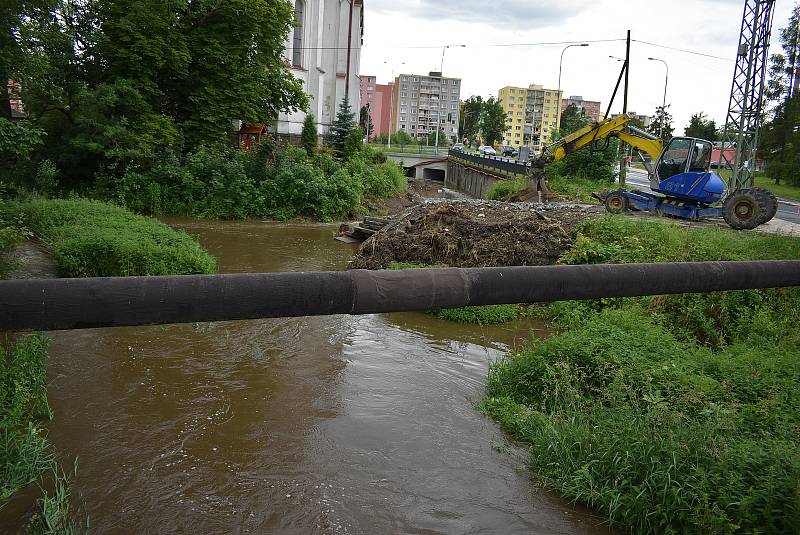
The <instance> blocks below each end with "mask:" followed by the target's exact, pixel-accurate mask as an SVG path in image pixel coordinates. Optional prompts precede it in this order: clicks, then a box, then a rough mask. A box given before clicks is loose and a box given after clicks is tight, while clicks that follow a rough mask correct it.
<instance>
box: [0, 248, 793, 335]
mask: <svg viewBox="0 0 800 535" xmlns="http://www.w3.org/2000/svg"><path fill="white" fill-rule="evenodd" d="M786 286H800V260H782V261H780V260H772V261H750V262H687V263H671V264H597V265H581V266H525V267H497V268H470V269H461V268H452V269H410V270H402V271H366V270H351V271H338V272H308V273H245V274H231V275H184V276H167V277H112V278H85V279H38V280H36V279H31V280H7V281H0V330H5V331H7V330H20V329H37V330H54V329H83V328H93V327H111V326H125V325H128V326H129V325H157V324H165V323H189V322H197V321H221V320H241V319H254V318H273V317H296V316H318V315H329V314H372V313H378V312H403V311H412V310H428V309H432V308H451V307H461V306H471V305H489V304H501V303H544V302H551V301H562V300H572V299H595V298H601V297H631V296H639V295H662V294H676V293H693V292H710V291H719V290H741V289H746V288H777V287H786Z"/></svg>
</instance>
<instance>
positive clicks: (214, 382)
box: [49, 220, 605, 534]
mask: <svg viewBox="0 0 800 535" xmlns="http://www.w3.org/2000/svg"><path fill="white" fill-rule="evenodd" d="M169 222H170V223H171V224H173V225H174V226H176V227H179V228H183V229H185V230H186V231H187V232H189V233H190V234H192V235H194V236H196V237H197V238H198V239H199V240H200V242H201V243H202V244H203V245H204V246H205V247H206V248H207V249H208V250H209V251H210V252H211V253H212V254H214V255H215V256H216V257H217V258H218V259H219V267H220V272H224V273H233V272H248V271H308V270H332V269H343V268H345V267H346V265H347V260H348V259H349V257H350V255H351V254H352V251H353V249H352V246H347V245H344V244H341V243H339V242H336V241H334V240H332V237H333V235H334V232H335V230H336V229H335V227H333V226H326V225H284V224H274V223H259V222H247V223H229V222H225V223H221V222H196V221H187V220H170V221H169ZM536 328H537V325H535V324H533V323H530V322H527V323H523V322H520V323H516V324H514V325H511V326H504V327H491V328H487V327H476V326H462V325H457V324H453V323H449V322H445V321H442V320H439V319H437V318H434V317H432V316H428V315H425V314H388V315H372V316H360V317H349V316H330V317H312V318H292V319H269V320H255V321H238V322H217V323H212V324H196V325H174V326H166V327H147V328H118V329H95V330H84V331H71V332H57V333H52V339H53V342H52V345H51V351H50V382H51V387H50V398H51V404H52V406H53V409H54V411H55V415H56V416H55V420H54V421H53V422H52V423H51V425H50V426H49V428H50V438H51V440H52V441H53V442H54V444H55V446H56V448H57V450H58V451H59V453H60V456H61V458H62V459H64V460H66V461H67V462H69V460H71V459H74V458H75V457H76V456H77V458H78V473H77V476H76V477H75V478H74V480H73V485H72V486H73V492H74V493H75V495H76V497H77V501H79V502H80V503H81V504H83V508H84V509H85V512H86V513H87V514H88V516H89V518H90V520H91V527H92V531H94V532H97V533H303V534H306V533H352V534H356V533H359V534H360V533H363V534H374V533H414V534H427V533H574V534H579V533H580V534H583V533H605V529H604V528H602V527H598V526H597V524H598V521H597V520H596V519H595V518H593V517H591V516H589V515H588V514H587V513H586V512H585V511H582V510H576V509H575V508H574V507H572V506H570V505H567V504H564V503H563V502H562V501H560V500H559V499H557V498H556V497H554V496H552V495H551V494H549V493H546V492H544V491H543V490H541V489H540V488H539V487H538V485H537V484H536V482H535V481H534V480H532V479H531V476H530V473H529V471H528V470H527V469H526V467H525V456H524V453H523V452H522V451H521V450H519V449H517V448H515V447H513V446H510V445H509V444H508V442H507V440H506V439H505V438H504V436H503V434H502V433H501V432H500V431H499V430H498V428H497V426H496V425H495V424H494V423H493V422H492V421H490V420H488V419H487V418H485V417H483V416H481V415H480V414H479V413H478V412H476V410H475V408H474V405H475V403H476V402H477V401H479V400H480V398H481V394H482V392H483V387H484V383H485V379H486V371H487V363H488V361H489V360H490V359H492V358H494V357H496V356H498V355H499V354H501V353H502V352H503V351H505V350H507V349H508V348H509V347H512V346H514V345H518V344H522V343H524V340H525V338H526V337H528V335H529V333H530V332H531V330H532V329H533V330H535V329H536Z"/></svg>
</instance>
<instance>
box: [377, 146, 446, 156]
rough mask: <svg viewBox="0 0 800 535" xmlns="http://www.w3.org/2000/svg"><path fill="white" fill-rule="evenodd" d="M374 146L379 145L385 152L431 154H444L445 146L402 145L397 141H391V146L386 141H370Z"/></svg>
mask: <svg viewBox="0 0 800 535" xmlns="http://www.w3.org/2000/svg"><path fill="white" fill-rule="evenodd" d="M370 145H372V146H374V147H380V148H382V149H383V150H384V151H386V152H393V153H400V154H432V155H437V154H441V155H446V154H447V147H438V149H437V147H431V146H427V145H417V144H413V145H403V144H399V143H392V145H391V147H390V146H389V145H388V143H370Z"/></svg>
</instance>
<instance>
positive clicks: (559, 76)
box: [556, 43, 589, 127]
mask: <svg viewBox="0 0 800 535" xmlns="http://www.w3.org/2000/svg"><path fill="white" fill-rule="evenodd" d="M573 46H589V43H580V44H574V45H567V46H565V47H564V50H562V51H561V59H560V60H559V61H558V91H557V92H556V98H558V104H556V117H558V125H559V127H560V126H561V67H562V65H563V63H564V52H566V51H567V49H568V48H572V47H573Z"/></svg>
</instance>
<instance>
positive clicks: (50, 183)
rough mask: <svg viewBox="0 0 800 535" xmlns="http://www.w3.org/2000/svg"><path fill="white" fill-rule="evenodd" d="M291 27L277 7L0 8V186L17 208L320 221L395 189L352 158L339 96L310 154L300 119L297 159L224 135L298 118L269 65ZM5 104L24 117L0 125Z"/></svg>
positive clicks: (376, 169)
mask: <svg viewBox="0 0 800 535" xmlns="http://www.w3.org/2000/svg"><path fill="white" fill-rule="evenodd" d="M0 11H3V10H0ZM294 22H295V20H294V12H293V8H292V5H291V4H289V3H287V2H257V3H253V2H249V1H247V0H233V1H230V2H225V3H223V4H222V5H216V4H214V5H212V4H202V5H200V4H198V5H192V6H191V9H187V8H186V6H182V5H179V4H169V5H166V4H164V5H148V6H144V7H143V6H142V5H140V4H139V3H138V2H134V1H133V0H113V1H111V0H95V1H91V2H82V3H79V4H75V3H74V2H67V1H66V0H56V1H52V2H39V1H32V2H22V3H16V4H15V5H14V7H13V8H9V9H7V10H5V11H3V12H2V13H0V25H3V26H4V27H5V30H6V31H0V45H2V46H0V77H2V78H3V80H6V79H9V80H13V81H14V83H12V84H11V85H10V86H9V87H11V93H12V94H11V95H6V94H5V90H4V91H3V92H2V94H0V182H1V183H3V184H4V185H5V186H7V187H8V189H9V190H10V193H12V194H14V193H16V194H17V195H18V196H21V197H25V196H26V195H27V194H29V193H31V192H35V193H37V194H39V195H40V196H46V197H68V196H70V195H72V194H75V193H77V194H79V195H80V196H83V197H91V198H96V199H101V200H109V201H112V202H115V203H118V204H120V205H122V206H125V207H127V208H129V209H131V210H134V211H137V212H140V213H145V214H176V215H191V216H196V217H206V218H224V219H242V218H256V217H269V218H275V219H288V218H293V217H301V216H302V217H310V218H314V219H319V220H324V221H329V220H332V219H335V218H340V217H346V216H348V215H351V214H356V213H359V212H362V211H365V208H363V206H364V205H367V204H369V203H368V201H369V200H370V198H372V197H385V196H391V195H397V194H399V193H402V192H404V191H405V189H406V185H407V182H406V179H405V177H404V173H403V170H402V168H400V167H399V166H398V165H396V164H394V163H392V162H389V161H387V160H386V158H385V157H384V156H383V154H382V152H381V151H380V150H378V149H369V148H364V147H363V145H362V139H363V132H362V131H360V130H359V129H358V128H357V127H356V122H355V118H354V114H353V113H352V111H351V109H350V104H349V102H348V101H347V99H345V100H344V101H342V102H341V103H340V106H339V108H338V110H337V114H336V118H335V121H334V124H333V125H332V126H331V128H330V136H329V137H328V139H326V142H325V147H324V148H322V149H319V148H318V147H317V144H318V141H317V139H318V135H319V133H318V132H317V127H316V123H315V122H314V121H313V119H312V120H311V121H306V126H307V129H308V131H307V132H306V133H305V135H304V136H303V139H304V140H305V145H304V148H305V150H302V149H297V148H295V147H291V146H287V145H284V144H282V143H279V142H278V141H276V139H275V136H274V135H272V134H263V135H262V137H261V138H260V139H251V138H246V139H240V138H239V137H238V126H234V125H235V124H236V125H238V124H240V123H241V124H242V125H257V126H258V127H259V128H262V127H265V126H266V125H273V126H274V118H275V117H277V116H278V114H279V113H281V112H282V113H291V112H295V111H301V110H304V109H305V108H306V107H307V97H306V95H305V94H304V92H303V90H302V83H301V82H300V80H298V79H297V78H295V77H293V76H292V75H291V74H290V73H289V72H287V71H286V69H285V62H284V57H283V50H284V44H285V41H286V39H287V36H288V34H289V32H290V31H291V30H292V29H293V27H294ZM166 35H168V36H169V38H168V39H166V38H165V36H166ZM0 85H2V86H3V88H5V86H6V84H0ZM12 100H14V101H19V102H22V104H23V106H24V112H25V115H26V120H24V121H13V122H12V121H11V120H10V119H11V104H10V103H11V101H12ZM265 140H266V141H265Z"/></svg>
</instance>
